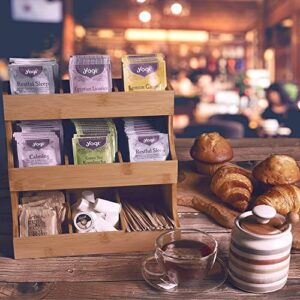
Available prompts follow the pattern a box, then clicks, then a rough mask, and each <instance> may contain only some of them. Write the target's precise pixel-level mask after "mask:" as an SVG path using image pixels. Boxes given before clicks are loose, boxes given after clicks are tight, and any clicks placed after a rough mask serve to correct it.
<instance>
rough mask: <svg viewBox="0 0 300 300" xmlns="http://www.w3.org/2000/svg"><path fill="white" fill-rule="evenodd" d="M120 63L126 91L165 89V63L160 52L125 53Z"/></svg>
mask: <svg viewBox="0 0 300 300" xmlns="http://www.w3.org/2000/svg"><path fill="white" fill-rule="evenodd" d="M122 64H123V81H124V90H125V91H126V92H128V91H144V90H156V91H158V90H165V89H166V86H167V76H166V63H165V60H164V57H163V55H162V54H160V53H159V54H148V55H126V56H123V57H122Z"/></svg>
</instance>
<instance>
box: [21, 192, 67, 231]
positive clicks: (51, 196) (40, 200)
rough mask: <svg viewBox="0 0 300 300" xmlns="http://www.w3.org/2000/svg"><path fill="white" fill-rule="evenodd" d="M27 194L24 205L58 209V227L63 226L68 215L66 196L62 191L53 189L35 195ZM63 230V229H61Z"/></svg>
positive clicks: (22, 200) (23, 199)
mask: <svg viewBox="0 0 300 300" xmlns="http://www.w3.org/2000/svg"><path fill="white" fill-rule="evenodd" d="M24 194H25V195H24V196H23V197H22V199H21V202H22V204H23V205H22V207H23V208H24V207H25V208H26V207H39V206H41V207H52V208H55V209H56V212H57V215H58V220H59V222H60V223H59V224H58V228H61V224H62V223H63V222H64V220H65V216H66V203H65V196H64V194H63V193H62V192H59V191H51V192H48V191H47V192H38V193H35V195H34V196H33V195H30V194H29V195H27V194H26V193H24ZM59 231H61V230H59Z"/></svg>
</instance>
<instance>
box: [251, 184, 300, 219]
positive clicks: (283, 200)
mask: <svg viewBox="0 0 300 300" xmlns="http://www.w3.org/2000/svg"><path fill="white" fill-rule="evenodd" d="M261 204H266V205H270V206H273V207H274V208H275V209H276V211H277V213H279V214H281V215H287V214H288V213H289V212H291V211H294V212H299V211H300V189H299V188H298V187H297V186H295V185H288V184H287V185H276V186H274V187H272V188H271V189H269V190H268V191H267V192H266V193H264V194H263V195H261V196H259V197H258V198H257V199H256V202H255V205H261Z"/></svg>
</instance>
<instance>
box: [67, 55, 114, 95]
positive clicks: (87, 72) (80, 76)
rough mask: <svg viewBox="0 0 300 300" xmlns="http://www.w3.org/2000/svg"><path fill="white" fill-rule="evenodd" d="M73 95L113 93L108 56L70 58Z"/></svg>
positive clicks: (77, 56) (75, 56) (76, 56)
mask: <svg viewBox="0 0 300 300" xmlns="http://www.w3.org/2000/svg"><path fill="white" fill-rule="evenodd" d="M69 74H70V91H71V93H104V92H111V91H112V75H111V62H110V57H109V56H108V55H74V56H72V57H71V58H70V63H69Z"/></svg>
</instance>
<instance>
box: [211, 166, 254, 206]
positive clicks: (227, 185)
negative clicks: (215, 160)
mask: <svg viewBox="0 0 300 300" xmlns="http://www.w3.org/2000/svg"><path fill="white" fill-rule="evenodd" d="M250 176H251V175H250V172H248V171H247V170H244V169H241V168H239V167H235V166H224V167H221V168H220V169H218V170H217V172H216V173H215V174H214V176H213V178H212V181H211V190H212V192H213V193H214V194H216V195H217V196H218V197H219V198H220V199H221V200H223V201H224V202H226V203H228V204H229V205H230V206H232V207H233V208H235V209H236V210H238V211H240V212H243V211H245V210H246V209H247V207H248V204H249V201H250V197H251V194H252V192H253V184H252V181H251V178H250Z"/></svg>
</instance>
